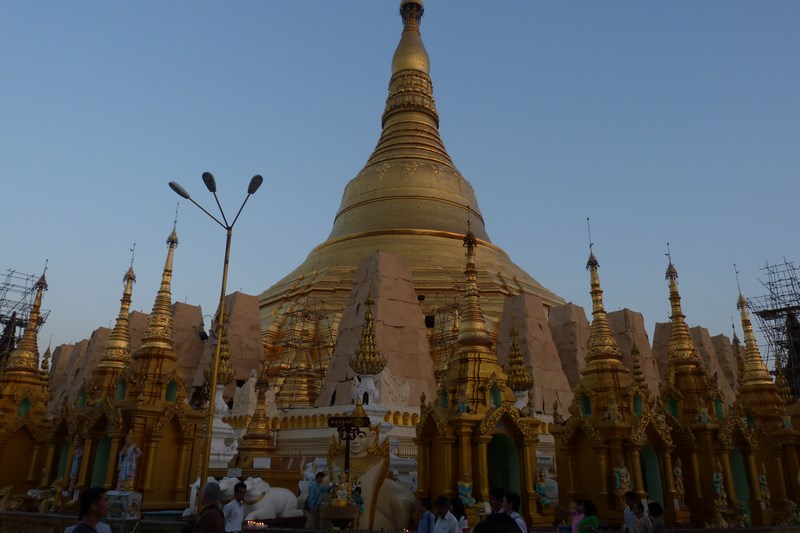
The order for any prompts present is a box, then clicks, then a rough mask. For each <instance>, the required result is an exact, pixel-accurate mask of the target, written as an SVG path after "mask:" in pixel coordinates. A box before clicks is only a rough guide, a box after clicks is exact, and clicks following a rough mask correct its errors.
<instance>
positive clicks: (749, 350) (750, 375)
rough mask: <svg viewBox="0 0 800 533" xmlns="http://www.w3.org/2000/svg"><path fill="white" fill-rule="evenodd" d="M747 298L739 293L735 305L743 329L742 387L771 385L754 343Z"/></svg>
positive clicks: (765, 367)
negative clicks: (738, 311)
mask: <svg viewBox="0 0 800 533" xmlns="http://www.w3.org/2000/svg"><path fill="white" fill-rule="evenodd" d="M747 305H748V304H747V299H746V298H745V297H744V296H743V295H742V293H741V292H740V293H739V299H738V301H737V302H736V306H737V307H738V308H739V310H740V312H741V314H742V330H743V331H744V358H743V359H744V361H743V362H744V372H743V375H742V387H743V388H747V387H752V386H756V385H770V386H771V385H773V382H772V377H771V376H770V375H769V370H767V366H766V365H765V364H764V361H763V360H762V359H761V354H760V353H759V351H758V344H757V343H756V335H755V333H753V326H752V324H751V322H750V314H749V313H748V311H747Z"/></svg>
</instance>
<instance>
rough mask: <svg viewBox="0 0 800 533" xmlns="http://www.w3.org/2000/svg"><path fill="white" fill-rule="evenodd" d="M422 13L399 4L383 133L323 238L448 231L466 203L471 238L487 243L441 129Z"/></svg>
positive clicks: (416, 5) (412, 3) (412, 2)
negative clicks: (469, 211) (397, 34)
mask: <svg viewBox="0 0 800 533" xmlns="http://www.w3.org/2000/svg"><path fill="white" fill-rule="evenodd" d="M424 11H425V9H424V7H423V4H422V1H421V0H402V1H401V3H400V15H401V17H402V20H403V31H402V33H401V35H400V41H399V43H398V45H397V49H396V50H395V52H394V56H393V57H392V75H391V79H390V81H389V94H388V97H387V98H386V107H385V109H384V111H383V115H382V117H381V126H382V131H381V136H380V138H379V139H378V143H377V145H376V146H375V149H374V150H373V152H372V155H371V156H370V157H369V159H368V160H367V164H366V165H365V166H364V168H363V169H362V170H361V172H359V174H358V176H356V177H355V178H354V179H353V180H351V181H350V183H349V184H348V185H347V187H346V188H345V191H344V195H343V197H342V203H341V206H340V207H339V211H338V213H337V214H336V218H335V220H334V224H333V229H332V231H331V234H330V236H329V238H328V242H331V241H332V240H334V239H337V238H340V237H346V236H353V237H356V236H363V234H364V232H370V231H377V232H383V231H385V230H387V229H393V230H395V231H396V230H401V231H403V232H408V231H411V232H414V231H419V230H425V231H442V232H446V233H447V234H449V236H452V235H453V234H457V233H460V230H461V228H462V227H463V226H462V222H461V220H462V219H461V213H462V212H463V209H464V207H465V206H472V214H473V216H474V217H475V219H476V224H475V228H474V229H473V231H474V233H475V236H476V237H477V238H478V239H481V240H484V241H489V236H488V235H487V233H486V229H485V227H484V223H483V216H482V215H481V213H480V211H479V210H478V208H477V205H478V202H477V198H476V197H475V192H474V191H473V189H472V186H471V185H470V184H469V183H468V182H467V181H466V180H465V179H464V177H463V176H462V175H461V173H460V172H459V171H458V169H457V168H456V167H455V165H454V164H453V161H452V159H451V157H450V155H449V154H448V153H447V150H446V149H445V146H444V143H443V142H442V139H441V136H440V135H439V114H438V113H437V111H436V103H435V101H434V98H433V83H432V81H431V77H430V59H429V57H428V52H427V51H426V50H425V45H424V43H423V42H422V34H421V33H420V24H421V21H422V15H423V13H424ZM421 191H424V193H423V192H421Z"/></svg>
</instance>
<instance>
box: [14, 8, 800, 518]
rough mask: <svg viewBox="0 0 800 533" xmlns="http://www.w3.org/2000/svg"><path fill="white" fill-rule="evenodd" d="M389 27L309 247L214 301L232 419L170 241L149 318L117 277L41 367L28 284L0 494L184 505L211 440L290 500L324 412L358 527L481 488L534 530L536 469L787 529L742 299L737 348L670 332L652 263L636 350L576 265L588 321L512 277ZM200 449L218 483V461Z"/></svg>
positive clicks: (765, 397)
mask: <svg viewBox="0 0 800 533" xmlns="http://www.w3.org/2000/svg"><path fill="white" fill-rule="evenodd" d="M400 11H401V15H402V20H403V32H402V35H401V38H400V43H399V45H398V47H397V50H396V52H395V55H394V58H393V61H392V76H391V80H390V84H389V97H388V98H387V102H386V108H385V111H384V114H383V119H382V125H383V131H382V133H381V136H380V139H379V141H378V144H377V146H376V148H375V150H374V152H373V153H372V155H371V156H370V158H369V159H368V161H367V164H366V165H365V166H364V168H363V170H362V171H361V172H360V173H359V174H358V176H356V177H355V178H354V179H353V180H351V181H350V183H349V184H348V185H347V187H346V189H345V192H344V196H343V199H342V203H341V206H340V209H339V211H338V213H337V215H336V218H335V220H334V224H333V229H332V231H331V234H330V236H329V238H328V240H327V241H325V242H324V243H322V244H321V245H319V246H318V247H317V248H315V249H314V250H312V252H311V253H310V254H309V256H308V259H307V260H306V261H305V263H303V264H302V265H301V266H300V267H298V268H297V269H296V270H295V271H294V272H293V273H291V274H290V275H289V276H287V277H286V278H284V279H283V280H281V281H280V282H279V283H278V284H276V285H275V286H274V287H272V288H270V289H269V290H267V291H265V292H264V293H262V294H261V295H260V297H258V298H256V297H255V296H247V295H242V294H240V293H234V294H232V295H229V296H228V297H227V298H226V303H225V305H226V312H225V315H226V316H227V317H228V318H229V322H228V323H227V324H226V325H225V328H224V329H223V331H224V335H223V336H222V338H221V339H219V340H218V341H219V342H220V343H221V346H220V348H221V350H220V351H221V359H222V360H221V361H220V374H221V379H220V386H219V390H218V392H221V391H223V389H224V393H223V394H224V400H228V399H230V398H231V397H232V396H234V394H233V393H234V390H233V389H234V383H233V381H232V380H233V379H236V380H238V381H239V383H240V384H241V383H242V382H244V381H245V380H246V379H247V377H248V375H252V377H251V379H250V380H249V381H248V382H247V383H245V384H244V385H243V386H242V387H241V388H239V389H236V396H234V397H237V396H238V398H239V399H240V401H239V405H238V406H237V405H235V406H234V410H233V412H232V413H230V415H232V416H227V417H226V416H225V415H226V414H228V410H227V405H226V404H225V401H223V394H218V396H217V398H218V400H219V402H218V404H217V406H215V410H216V414H217V415H218V416H217V418H218V419H220V420H221V421H222V422H225V421H227V422H229V423H230V424H231V426H233V427H229V426H227V425H226V424H225V425H223V424H220V425H219V427H217V424H216V422H215V431H213V432H209V431H206V430H205V428H203V422H204V418H205V414H206V412H205V407H204V406H203V401H202V393H203V390H204V389H207V386H205V382H207V381H208V378H207V370H208V367H209V365H210V361H211V354H212V353H214V350H215V343H216V342H217V339H216V338H215V337H214V338H212V339H211V342H209V340H208V336H207V335H206V332H205V325H204V323H203V320H202V316H203V312H202V310H201V309H200V308H199V307H198V306H192V305H188V304H183V303H174V304H173V303H172V302H171V280H172V264H173V256H174V251H175V247H176V246H177V235H176V234H175V231H174V230H173V232H172V234H171V235H170V237H169V238H168V240H167V246H168V249H167V260H166V264H165V267H164V270H163V272H162V273H161V276H162V277H161V286H160V289H159V291H158V294H157V296H156V299H155V303H154V305H153V309H152V312H151V313H150V314H149V315H147V314H144V313H141V312H130V307H131V299H132V288H133V282H134V281H135V276H134V273H133V269H132V268H131V269H129V271H128V272H127V274H126V275H125V277H124V289H123V295H122V299H121V303H120V309H119V314H118V317H117V322H116V325H115V327H114V329H113V330H110V329H108V328H102V327H101V328H98V329H97V330H95V332H94V333H92V335H91V338H90V339H88V340H84V341H80V342H78V343H76V344H74V345H62V346H58V347H56V349H55V352H54V353H53V359H52V364H50V363H49V355H50V352H49V349H48V352H47V353H46V354H45V357H44V360H43V361H42V363H41V368H40V367H39V352H38V346H37V340H36V329H37V327H38V325H39V312H40V306H41V299H42V293H43V291H44V290H45V289H46V283H45V280H44V277H42V279H41V280H40V281H39V283H38V284H37V285H36V297H35V301H34V305H33V308H32V311H31V315H30V317H29V320H28V325H27V328H26V330H25V332H24V335H23V338H22V340H21V342H20V343H19V345H18V346H17V348H16V349H15V350H14V351H13V353H11V354H9V357H8V359H7V361H6V362H5V363H4V364H3V366H2V368H0V423H1V424H2V426H0V487H5V486H7V485H12V486H13V494H14V495H21V494H23V493H24V492H25V491H26V490H27V489H30V488H36V487H38V488H45V487H49V486H50V485H51V484H60V485H61V486H62V487H63V488H65V489H67V490H68V491H71V490H74V489H77V490H83V489H85V488H86V487H88V486H91V485H102V486H105V487H106V488H109V489H111V488H114V487H120V488H123V489H126V490H135V491H137V492H141V493H142V494H143V495H144V500H143V508H144V509H145V510H151V509H166V508H169V509H176V508H184V507H186V505H187V501H186V500H187V493H186V489H187V487H188V485H189V484H190V482H192V481H194V478H195V475H196V472H197V471H198V468H197V467H198V464H199V453H200V450H201V448H202V445H203V438H207V437H208V436H209V433H213V435H214V436H215V438H216V439H217V441H220V440H221V441H223V442H226V444H225V446H229V443H227V441H228V440H231V439H230V438H229V437H227V435H232V434H235V435H236V436H237V437H238V436H240V435H241V436H242V438H241V439H240V440H239V446H238V452H237V454H236V455H235V456H234V457H233V459H232V460H231V461H230V463H227V466H230V467H232V468H237V469H240V470H241V473H242V475H243V476H245V477H246V476H249V475H258V476H262V477H264V478H265V479H266V480H267V481H268V482H269V483H270V484H272V485H273V486H283V487H286V488H290V489H292V490H294V489H295V487H296V486H297V482H298V480H299V478H300V477H301V473H300V471H301V470H303V468H304V467H305V468H307V469H308V470H309V471H312V470H313V469H314V467H316V466H321V465H322V464H324V460H325V456H326V455H327V456H328V460H329V464H328V466H329V472H333V471H334V470H335V465H337V464H339V467H340V468H341V464H340V463H341V461H339V459H341V458H339V456H338V455H336V454H333V455H331V453H330V450H331V449H332V448H331V447H329V443H330V442H331V436H332V434H333V430H332V429H331V428H330V427H328V418H329V417H331V416H341V415H348V414H351V415H352V414H355V413H360V414H365V415H367V416H369V417H370V420H371V424H370V427H369V428H368V430H367V429H366V428H365V432H364V433H365V435H366V434H368V438H367V441H368V443H367V446H366V447H364V446H362V447H361V452H364V451H366V452H368V453H365V454H361V452H359V453H360V454H361V455H360V459H359V460H358V461H356V462H355V463H354V465H351V466H354V471H356V472H358V471H360V470H359V469H361V472H362V474H363V478H362V477H361V476H358V475H355V476H354V479H353V480H352V481H356V480H359V481H363V482H364V487H365V488H366V489H367V490H365V501H366V502H368V503H367V505H366V507H367V511H366V514H365V517H366V518H365V520H366V522H362V524H369V525H371V526H374V527H375V528H378V527H377V526H378V525H379V524H384V523H387V524H388V523H391V526H383V525H381V526H380V527H386V528H391V529H402V528H404V527H406V526H407V525H408V524H405V523H398V522H403V521H404V520H405V518H406V517H407V514H405V513H406V512H408V511H409V510H410V507H409V506H410V503H409V501H410V500H409V498H411V500H413V497H412V496H411V493H410V492H409V486H414V485H415V483H416V488H417V492H418V493H419V494H420V495H427V496H431V497H436V496H438V495H439V494H446V495H449V496H451V497H453V496H456V495H458V496H460V497H461V498H462V499H463V500H464V501H465V502H467V503H468V513H469V514H470V517H471V518H474V513H475V510H476V509H477V508H478V506H479V505H480V504H481V503H483V502H485V501H486V500H487V499H488V491H489V489H490V488H491V487H493V486H502V487H505V488H506V489H507V490H511V491H514V492H517V493H519V494H520V495H521V497H522V513H523V514H524V515H525V516H526V518H527V520H528V522H529V523H530V524H534V525H550V524H551V523H552V521H553V520H554V518H555V516H554V514H553V509H554V507H552V505H551V504H552V503H553V502H552V498H553V497H554V495H552V494H549V493H542V492H541V491H542V490H543V489H541V488H540V487H541V485H542V483H543V484H545V485H546V483H544V481H545V480H542V483H538V482H537V481H536V479H537V476H538V474H539V472H540V467H545V468H548V469H549V474H550V475H552V476H553V477H557V480H558V483H559V484H560V500H561V501H560V504H561V505H564V506H566V505H568V503H569V500H570V499H572V498H576V497H578V498H591V499H593V500H594V501H595V502H596V503H597V505H598V508H599V510H600V515H601V518H603V520H604V521H607V522H610V523H613V522H619V521H620V520H621V517H622V511H621V508H622V505H623V504H622V501H621V495H622V493H623V492H624V491H625V490H632V491H633V492H634V493H635V494H636V495H637V497H640V498H648V499H650V500H653V501H658V502H660V503H662V505H664V507H665V510H666V513H665V514H666V518H667V522H668V523H670V524H675V523H682V522H690V521H691V522H693V523H694V524H696V525H703V524H714V525H717V526H722V525H723V524H725V525H728V524H733V523H739V522H744V521H745V514H749V515H751V516H752V519H753V521H754V522H755V523H756V524H769V523H772V522H778V521H785V520H788V519H789V515H790V513H791V512H792V509H793V506H794V503H793V502H796V501H798V499H800V476H798V474H797V472H798V471H800V464H799V463H798V460H799V459H798V448H800V432H798V431H797V430H796V429H795V428H796V427H800V426H798V424H800V404H798V402H796V401H795V398H794V397H793V395H792V391H791V388H790V387H789V384H788V383H787V381H786V378H785V377H784V376H783V375H782V374H781V373H780V371H779V372H778V373H777V375H776V378H775V382H774V383H773V381H772V378H771V376H770V373H769V371H768V370H767V368H766V366H765V365H764V363H763V362H762V361H761V357H760V354H759V352H758V348H757V346H756V342H755V337H754V335H753V331H752V325H751V324H750V318H749V314H748V308H747V301H746V300H745V299H744V297H743V296H741V295H740V297H739V301H738V306H739V309H740V312H741V320H742V328H743V331H744V335H743V338H744V346H740V344H739V342H738V339H737V338H736V337H735V336H734V343H733V345H731V343H730V341H728V338H727V337H725V336H722V335H718V336H714V337H712V336H711V335H709V334H708V332H707V331H706V330H705V329H704V328H699V327H694V328H689V327H688V326H687V324H686V321H685V318H684V316H683V311H682V309H681V299H680V295H679V293H678V284H677V270H676V269H675V267H674V266H673V265H672V263H671V260H670V264H669V267H668V269H667V280H668V282H669V299H670V306H671V311H672V314H671V320H670V323H668V324H657V325H656V330H655V336H654V340H653V345H652V350H651V346H650V341H649V339H648V338H647V334H646V332H645V328H644V319H643V317H642V316H641V315H640V314H638V313H636V312H634V311H631V310H628V309H623V310H621V311H616V312H612V313H606V311H605V307H604V303H603V291H602V289H601V286H600V278H599V274H598V268H599V265H598V262H597V260H596V258H595V257H594V255H593V254H590V257H589V261H588V263H587V269H588V270H589V276H590V293H591V296H592V321H591V325H590V324H589V322H588V321H587V320H586V316H585V313H584V311H583V310H582V309H581V308H579V307H577V306H575V305H574V304H570V303H567V304H564V303H563V302H562V301H561V299H560V298H558V297H557V296H556V295H554V294H553V293H552V292H550V291H548V290H547V289H544V288H543V287H541V286H540V285H539V284H538V283H537V282H536V281H534V280H533V279H532V278H531V277H530V276H528V275H527V274H526V273H525V272H523V271H522V270H521V269H520V268H519V267H517V266H516V265H514V264H513V263H512V262H511V261H510V259H509V258H508V256H507V255H506V254H505V253H504V252H503V251H502V250H501V249H499V248H498V247H496V246H494V245H493V244H491V242H490V240H489V237H488V234H487V231H486V228H485V225H484V220H483V218H482V216H481V214H480V211H479V209H478V207H477V200H476V197H475V194H474V192H473V190H472V188H471V186H470V185H469V183H468V182H467V181H466V180H464V178H463V177H462V176H461V174H460V173H459V172H458V170H457V169H456V167H455V165H454V164H453V162H452V161H451V159H450V157H449V155H448V154H447V152H446V150H445V148H444V145H443V143H442V141H441V138H440V137H439V132H438V125H439V118H438V115H437V112H436V109H435V104H434V100H433V94H432V84H431V79H430V68H429V59H428V56H427V53H426V52H425V48H424V46H423V44H422V40H421V36H420V29H419V28H420V21H421V17H422V13H423V7H422V2H420V1H419V0H403V1H402V2H401V9H400ZM465 230H466V231H465ZM464 249H466V268H464V264H465V260H464V257H463V256H462V255H461V254H462V253H463V250H464ZM198 323H199V324H200V325H199V326H198ZM259 326H260V327H259ZM212 329H216V328H215V327H214V326H213V323H212ZM48 372H49V381H48V379H47V377H48ZM204 374H205V376H204ZM256 376H258V384H257V386H256V383H255V382H256V379H257V378H256ZM229 380H230V381H231V382H230V383H229V384H228V386H227V387H225V386H224V384H225V382H227V381H229ZM191 389H193V390H191ZM417 398H420V401H419V407H417V405H416V403H417ZM362 404H363V405H362ZM564 408H566V409H567V411H568V413H563V411H564ZM559 410H561V411H562V414H559ZM542 413H544V414H542ZM567 414H568V416H567ZM549 415H552V420H553V423H552V424H550V423H549V420H550V419H551V418H550V416H549ZM565 416H567V418H566V419H565ZM223 418H224V420H222V419H223ZM223 430H224V431H223ZM548 432H549V433H552V435H551V434H549V433H548ZM553 437H555V442H556V445H557V449H558V455H557V465H558V468H557V469H556V468H552V463H551V462H550V459H551V457H549V455H551V453H550V452H552V449H553V444H552V439H553ZM361 444H363V443H361ZM213 447H214V440H212V448H213ZM229 447H230V450H228V451H229V452H230V453H231V454H232V453H233V447H232V446H229ZM390 449H391V450H392V451H391V452H390ZM123 451H124V452H125V453H124V456H125V457H126V458H128V459H126V461H125V462H124V466H125V468H124V471H125V475H126V477H125V478H122V479H121V474H120V463H121V458H122V456H121V455H120V453H121V452H123ZM377 452H379V455H380V458H379V462H375V463H373V462H372V461H374V460H375V458H374V457H373V455H375V453H377ZM340 455H341V454H340ZM212 457H216V458H217V463H218V464H216V465H212V466H214V467H213V468H212V469H211V471H210V472H211V474H212V475H216V476H217V477H222V476H223V475H225V474H226V473H227V469H226V468H224V467H223V466H224V463H225V462H226V461H227V459H226V458H225V457H227V456H225V457H223V456H222V455H219V456H218V457H217V456H215V455H214V451H213V450H212ZM342 458H343V457H342ZM415 458H416V461H417V463H416V466H414V461H415ZM357 459H358V458H357ZM337 461H339V462H338V463H337ZM359 461H361V464H360V465H359V464H356V463H358V462H359ZM537 461H538V463H537ZM19 465H24V467H23V468H20V466H19ZM220 465H223V466H220ZM369 465H372V466H371V467H370V468H371V469H372V470H371V473H367V470H368V468H367V467H368V466H369ZM376 465H378V466H376ZM362 467H363V468H362ZM415 468H416V472H415V471H414V469H415ZM390 471H391V472H392V476H393V477H394V478H395V479H389V477H388V472H390ZM378 473H380V475H377V474H378ZM311 475H312V476H313V471H312V472H311ZM545 475H547V473H545ZM401 481H402V483H401ZM403 483H405V485H403ZM550 483H552V481H551V482H550ZM551 486H552V485H551ZM544 492H546V491H544ZM476 500H477V501H476ZM794 508H796V507H794ZM471 522H473V523H474V520H471Z"/></svg>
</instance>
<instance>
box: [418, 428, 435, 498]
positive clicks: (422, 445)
mask: <svg viewBox="0 0 800 533" xmlns="http://www.w3.org/2000/svg"><path fill="white" fill-rule="evenodd" d="M415 440H416V443H417V497H421V496H429V494H428V489H427V487H429V486H430V485H429V480H428V462H429V461H430V445H431V441H430V439H419V438H418V439H415Z"/></svg>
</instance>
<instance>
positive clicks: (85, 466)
mask: <svg viewBox="0 0 800 533" xmlns="http://www.w3.org/2000/svg"><path fill="white" fill-rule="evenodd" d="M94 449H95V444H94V441H93V440H92V439H83V453H82V454H81V468H80V470H78V481H77V483H75V488H77V489H83V488H84V487H88V486H89V473H90V472H89V470H90V468H89V462H90V461H91V459H92V457H93V456H94Z"/></svg>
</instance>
